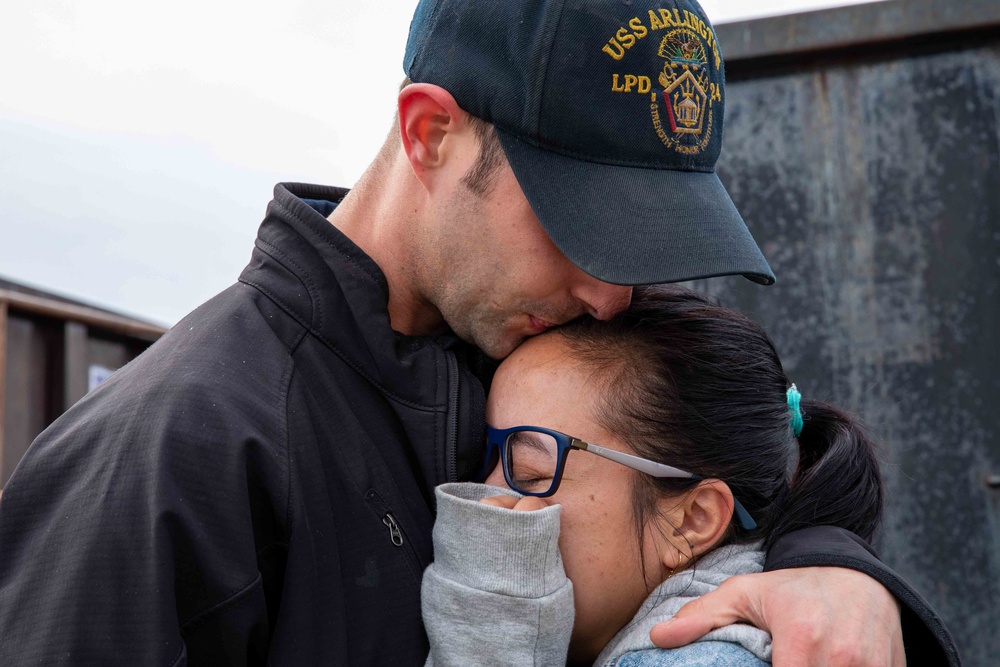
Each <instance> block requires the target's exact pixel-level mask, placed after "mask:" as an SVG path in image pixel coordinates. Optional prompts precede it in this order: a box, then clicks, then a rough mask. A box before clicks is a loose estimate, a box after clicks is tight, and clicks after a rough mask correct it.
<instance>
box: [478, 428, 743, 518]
mask: <svg viewBox="0 0 1000 667" xmlns="http://www.w3.org/2000/svg"><path fill="white" fill-rule="evenodd" d="M520 431H529V432H531V433H543V434H545V435H548V436H550V437H551V438H552V439H554V440H555V441H556V446H557V447H558V451H557V454H556V470H555V473H554V474H553V475H552V484H551V485H550V486H549V488H548V489H547V490H545V491H544V492H542V493H537V492H531V491H523V490H521V489H519V488H518V487H517V486H516V485H515V484H514V483H513V482H512V481H511V479H510V473H509V471H508V470H507V465H506V461H507V459H506V457H505V456H504V454H505V447H506V445H507V440H508V438H509V437H510V436H511V435H512V434H514V433H518V432H520ZM571 449H579V450H581V451H584V452H590V453H591V454H596V455H598V456H600V457H602V458H605V459H608V460H610V461H614V462H615V463H620V464H621V465H623V466H626V467H628V468H632V469H633V470H638V471H639V472H643V473H646V474H647V475H651V476H653V477H673V478H676V479H694V480H701V479H704V477H702V476H700V475H696V474H695V473H693V472H687V471H686V470H681V469H680V468H674V467H673V466H668V465H666V464H664V463H657V462H656V461H650V460H649V459H644V458H642V457H640V456H633V455H632V454H626V453H624V452H619V451H617V450H614V449H608V448H606V447H601V446H600V445H595V444H593V443H591V442H586V441H584V440H581V439H579V438H574V437H573V436H571V435H567V434H565V433H562V432H560V431H553V430H552V429H550V428H543V427H541V426H514V427H512V428H502V429H501V428H493V427H492V426H490V425H488V424H487V425H486V460H485V462H484V464H483V469H482V470H481V471H480V473H479V480H480V481H482V480H484V479H486V478H487V477H488V476H489V474H490V473H491V472H492V471H493V468H494V467H496V465H497V464H498V463H499V464H500V469H501V470H502V471H503V477H504V480H505V481H506V482H507V486H509V487H510V488H512V489H513V490H515V491H517V492H518V493H520V494H522V495H525V496H536V497H538V498H547V497H548V496H551V495H552V494H554V493H555V492H556V491H557V490H558V489H559V483H560V482H561V481H562V475H563V469H564V468H565V467H566V457H568V456H569V452H570V450H571ZM733 512H734V513H735V514H736V518H737V520H738V521H739V522H740V525H741V526H743V528H744V529H746V530H753V529H754V528H756V527H757V522H756V521H754V520H753V518H752V517H751V516H750V513H749V512H747V510H746V508H745V507H743V504H742V503H740V501H739V500H737V499H736V498H735V497H734V498H733Z"/></svg>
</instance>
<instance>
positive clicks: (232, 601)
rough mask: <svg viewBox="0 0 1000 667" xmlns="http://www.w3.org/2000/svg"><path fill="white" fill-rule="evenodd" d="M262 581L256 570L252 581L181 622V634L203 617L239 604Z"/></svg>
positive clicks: (202, 620)
mask: <svg viewBox="0 0 1000 667" xmlns="http://www.w3.org/2000/svg"><path fill="white" fill-rule="evenodd" d="M262 583H263V579H261V575H260V572H258V573H257V576H256V577H254V578H253V581H251V582H250V583H249V584H247V585H246V586H244V587H243V588H241V589H239V590H237V591H236V592H235V593H232V594H231V595H229V597H227V598H226V599H225V600H222V601H221V602H218V603H216V604H215V605H212V606H211V607H208V608H207V609H205V610H203V611H199V612H197V613H195V614H194V615H193V616H192V617H191V618H189V619H188V620H187V621H185V622H184V623H182V624H181V635H183V634H184V633H186V632H190V631H191V630H192V629H194V628H197V627H198V626H199V625H200V624H201V623H203V622H204V621H205V619H207V618H209V617H210V616H212V615H214V614H217V613H220V612H224V611H226V610H227V609H231V608H232V607H235V606H237V605H239V604H241V603H242V602H243V601H244V600H245V599H246V597H247V596H248V595H250V594H251V593H253V592H254V591H255V590H256V589H258V588H260V586H261V584H262Z"/></svg>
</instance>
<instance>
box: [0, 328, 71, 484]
mask: <svg viewBox="0 0 1000 667" xmlns="http://www.w3.org/2000/svg"><path fill="white" fill-rule="evenodd" d="M61 338H62V337H61V335H59V332H58V331H57V330H56V328H55V327H54V325H53V324H52V323H51V322H47V321H44V320H41V321H40V320H36V319H31V318H27V317H24V316H21V315H20V314H18V313H14V312H11V313H9V314H8V317H7V372H6V382H5V388H6V392H5V395H4V422H3V430H4V448H3V452H2V457H3V466H2V478H0V483H2V484H6V483H7V480H8V479H9V478H10V475H11V473H13V472H14V468H15V467H16V466H17V463H18V461H20V460H21V457H22V456H24V452H26V451H27V449H28V445H30V444H31V442H32V440H34V439H35V437H36V436H37V435H38V434H39V433H41V432H42V431H43V430H44V429H45V427H46V426H48V425H49V423H50V422H51V421H52V420H53V419H54V418H55V416H56V414H58V412H55V411H54V410H53V406H54V405H56V404H59V403H61V399H62V396H61V394H62V391H61V386H59V387H58V391H56V385H57V381H59V382H58V384H60V385H61V374H62V373H61V370H62V369H61V368H58V362H59V361H60V359H59V357H61V353H58V352H57V348H58V347H60V346H61V343H62V341H61Z"/></svg>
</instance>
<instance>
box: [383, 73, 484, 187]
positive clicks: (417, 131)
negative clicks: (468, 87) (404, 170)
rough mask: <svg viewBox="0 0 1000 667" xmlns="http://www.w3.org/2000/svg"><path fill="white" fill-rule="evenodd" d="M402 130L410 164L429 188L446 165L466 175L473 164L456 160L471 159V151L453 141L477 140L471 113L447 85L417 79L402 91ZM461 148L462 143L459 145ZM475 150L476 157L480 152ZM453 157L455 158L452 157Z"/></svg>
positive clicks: (400, 126)
mask: <svg viewBox="0 0 1000 667" xmlns="http://www.w3.org/2000/svg"><path fill="white" fill-rule="evenodd" d="M398 109H399V132H400V139H401V140H402V144H403V151H404V152H405V153H406V157H407V160H408V161H409V163H410V167H411V168H412V169H413V173H414V175H416V177H417V179H418V180H419V181H420V182H421V183H423V185H424V187H425V188H427V189H428V190H432V189H433V188H434V185H435V182H436V179H437V177H438V175H439V173H440V172H442V171H444V170H443V167H445V166H446V165H447V166H448V167H454V170H453V171H455V172H456V174H457V175H458V176H459V177H460V176H461V175H464V174H465V173H466V171H467V170H468V168H469V166H471V162H470V163H469V164H468V165H465V164H452V163H454V162H462V161H467V160H468V156H467V155H466V153H467V151H463V150H460V149H458V150H452V149H451V145H452V144H455V143H460V142H462V141H467V140H468V139H470V138H472V139H473V140H475V137H474V136H466V135H473V134H474V133H473V132H472V131H471V130H470V127H469V123H468V120H467V118H468V113H467V112H465V111H464V110H463V109H462V108H461V107H459V106H458V103H457V102H456V101H455V98H454V97H452V95H451V93H449V92H448V91H447V90H445V89H444V88H441V87H440V86H435V85H432V84H429V83H414V84H410V85H409V86H406V87H405V88H403V89H402V90H401V91H400V92H399V99H398ZM456 148H459V147H456ZM476 148H477V150H476V151H473V157H475V156H476V155H478V144H477V145H476ZM449 158H452V159H449Z"/></svg>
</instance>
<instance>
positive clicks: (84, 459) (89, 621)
mask: <svg viewBox="0 0 1000 667" xmlns="http://www.w3.org/2000/svg"><path fill="white" fill-rule="evenodd" d="M344 193H345V191H343V190H338V189H334V188H321V187H317V186H303V185H295V186H291V185H289V186H280V185H279V186H278V187H277V188H276V189H275V199H274V201H272V202H271V204H270V206H269V207H268V212H267V217H266V218H265V220H264V223H263V225H262V226H261V228H260V232H259V235H258V238H257V242H256V248H255V250H254V252H253V257H252V259H251V262H250V265H249V266H248V267H247V268H246V270H245V271H244V272H243V274H242V275H241V276H240V279H239V282H238V283H237V284H236V285H234V286H233V287H231V288H229V289H228V290H226V291H225V292H223V293H222V294H220V295H219V296H217V297H215V298H214V299H212V300H210V301H209V302H207V303H206V304H204V305H203V306H201V307H200V308H198V309H197V310H195V311H194V312H193V313H191V314H190V315H189V316H188V317H186V318H185V319H183V320H181V321H180V322H179V323H178V324H177V325H176V326H175V327H174V328H173V329H171V330H170V332H168V333H167V334H166V335H165V336H164V337H163V338H162V339H161V340H160V341H158V342H157V343H156V344H155V345H153V346H152V347H151V348H150V349H149V350H148V351H147V352H146V353H144V354H143V355H141V356H140V357H139V358H138V359H136V360H135V361H133V362H132V363H131V364H129V365H128V366H127V367H125V368H124V369H122V370H121V371H119V372H118V373H115V374H114V375H113V376H112V377H111V378H110V379H109V380H108V381H107V382H105V383H104V384H103V385H101V386H100V387H99V388H98V389H97V390H95V391H94V392H92V393H91V394H90V395H88V396H87V397H86V398H84V399H83V400H82V401H80V402H79V403H78V404H77V405H75V406H74V407H73V408H72V409H71V410H70V411H69V412H67V413H66V414H65V415H63V416H62V417H61V418H60V419H58V420H57V421H56V422H55V423H54V424H53V425H52V426H51V427H50V428H49V429H47V430H46V431H45V432H44V433H43V434H42V435H41V436H39V438H38V439H37V440H36V441H35V443H34V444H33V445H32V446H31V448H30V449H29V451H28V453H27V455H26V456H25V457H24V459H23V461H22V462H21V464H20V465H19V467H18V469H17V471H16V472H15V473H14V475H13V476H12V478H11V480H10V482H9V483H8V485H7V487H6V488H5V489H4V493H3V498H2V502H0V665H34V664H44V665H55V664H72V665H85V664H86V665H185V664H191V665H242V664H265V663H270V664H275V665H341V664H352V665H393V664H399V665H419V664H422V663H423V660H424V657H425V655H426V638H425V636H424V633H423V629H422V624H421V619H420V602H419V594H420V577H421V572H422V570H423V568H424V567H426V566H427V565H428V564H429V563H430V561H431V541H430V534H431V528H432V524H433V519H434V510H433V488H434V486H435V485H437V484H440V483H443V482H447V481H453V480H455V479H457V478H459V477H460V476H463V475H465V474H467V473H468V472H469V471H470V470H471V469H472V467H473V465H474V458H475V456H476V447H475V445H477V444H478V443H481V442H482V441H483V430H484V424H483V406H484V400H483V390H482V385H481V384H480V382H479V381H478V380H477V379H476V377H475V376H474V375H473V373H472V372H471V371H470V367H469V364H468V363H467V359H466V357H467V356H470V355H471V351H470V350H469V349H468V348H467V347H466V346H464V345H463V344H461V343H460V342H458V341H457V340H455V339H453V338H450V337H445V338H439V339H427V338H412V337H406V336H401V335H399V334H396V333H394V332H393V331H392V330H391V328H390V326H389V317H388V312H387V309H386V306H387V301H388V288H387V285H386V282H385V278H384V276H383V274H382V272H381V271H380V270H379V268H378V266H377V265H376V264H375V263H374V262H373V261H372V260H371V259H370V258H369V257H367V256H366V255H365V254H364V253H363V252H361V251H360V250H359V249H358V248H357V247H356V246H355V245H354V244H353V243H352V242H351V241H350V240H348V239H347V238H346V237H345V236H343V235H342V234H341V233H339V232H338V231H337V230H336V229H335V228H334V227H333V226H332V225H330V224H329V223H328V222H327V221H326V219H325V218H324V215H325V214H327V213H329V211H330V210H332V206H333V203H332V202H336V201H337V200H339V199H340V198H341V197H343V195H344ZM303 200H316V201H313V202H311V205H310V203H307V202H306V201H303ZM314 206H315V208H314ZM317 209H318V210H317ZM826 539H827V538H826V537H825V536H824V533H822V532H820V533H818V534H814V535H813V536H812V537H810V538H808V539H805V540H804V541H803V540H799V541H798V542H796V541H795V535H792V536H789V537H788V538H787V540H788V541H787V542H785V545H786V546H785V547H784V548H786V550H787V548H793V549H799V550H800V551H801V553H799V552H796V553H797V554H799V555H800V556H801V555H803V554H804V558H805V559H806V560H805V561H800V562H797V563H791V565H792V566H794V565H796V564H799V565H801V564H816V563H822V562H825V561H824V545H825V540H826ZM788 545H791V547H789V546H788ZM841 546H843V545H841ZM857 549H858V552H859V553H864V554H866V555H867V552H865V551H864V549H863V548H861V547H860V546H858V547H857ZM866 562H867V561H866ZM838 564H839V563H838ZM843 564H847V565H848V566H852V565H851V564H850V563H846V562H845V563H843ZM869 565H870V567H869V568H868V570H866V571H870V573H872V574H873V575H875V576H876V577H877V578H879V579H880V580H883V581H885V580H886V577H888V575H891V574H892V573H891V572H887V571H886V570H885V568H884V567H882V566H881V564H878V562H877V561H875V560H874V559H871V560H870V564H869ZM880 573H882V574H881V575H880ZM904 588H905V585H904ZM906 590H908V589H906ZM894 592H896V593H897V595H899V592H898V590H895V589H894ZM914 600H915V602H914ZM904 602H907V603H911V610H913V611H911V612H908V613H910V614H911V615H912V614H916V615H919V616H921V617H922V618H924V619H925V620H926V619H930V621H931V622H930V623H929V624H928V625H929V627H931V630H932V632H934V633H936V636H937V637H940V638H943V639H942V642H943V643H942V644H938V643H937V642H935V641H934V639H933V637H932V638H931V640H930V641H926V637H927V636H928V633H927V632H926V631H924V632H922V633H920V635H921V637H922V638H924V640H925V641H924V643H925V644H926V645H927V646H928V647H930V649H933V650H936V651H937V653H936V655H939V656H941V655H943V653H942V650H943V649H942V647H945V648H944V650H945V651H947V650H948V647H949V646H950V643H949V642H948V641H946V640H947V635H946V634H945V633H944V631H943V628H940V625H938V626H934V625H933V621H934V620H935V619H933V617H932V612H930V610H929V609H928V608H926V605H923V606H921V605H922V604H923V603H922V601H920V600H918V599H915V598H914V599H913V600H907V599H905V598H904ZM913 604H916V606H917V607H919V608H917V609H914V607H913ZM916 615H914V616H913V619H916ZM915 622H917V623H918V624H919V621H915ZM918 627H919V625H918ZM909 638H910V637H908V639H909Z"/></svg>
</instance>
